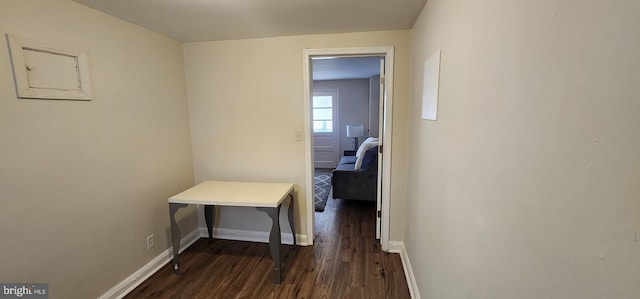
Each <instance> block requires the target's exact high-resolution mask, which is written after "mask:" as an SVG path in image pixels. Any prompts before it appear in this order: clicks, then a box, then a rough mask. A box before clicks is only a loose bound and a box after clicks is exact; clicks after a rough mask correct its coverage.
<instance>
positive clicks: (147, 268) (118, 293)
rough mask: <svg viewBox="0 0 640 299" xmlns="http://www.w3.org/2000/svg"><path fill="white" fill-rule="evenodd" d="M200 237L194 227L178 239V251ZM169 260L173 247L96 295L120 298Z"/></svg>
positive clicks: (100, 298)
mask: <svg viewBox="0 0 640 299" xmlns="http://www.w3.org/2000/svg"><path fill="white" fill-rule="evenodd" d="M200 237H202V236H201V233H200V230H199V229H195V230H193V231H192V232H191V233H190V234H188V235H187V236H185V237H184V238H182V240H181V241H180V252H182V251H184V250H185V249H187V248H189V246H191V245H192V244H193V243H195V242H196V241H198V239H200ZM171 260H173V249H172V248H171V247H169V248H168V249H167V250H165V251H164V252H162V253H161V254H160V255H158V256H157V257H156V258H154V259H153V260H151V261H150V262H148V263H147V264H146V265H144V266H143V267H142V268H140V269H139V270H138V271H136V272H134V273H133V274H131V275H130V276H129V277H127V278H126V279H125V280H123V281H121V282H120V283H119V284H117V285H116V286H114V287H113V288H111V289H109V290H108V291H107V292H106V293H104V294H102V295H101V296H100V297H98V299H111V298H117V299H120V298H122V297H124V296H126V295H127V294H128V293H129V292H131V291H132V290H133V289H135V288H136V287H137V286H139V285H140V284H141V283H142V282H144V281H145V280H147V278H149V277H151V275H153V274H154V273H156V272H157V271H158V270H160V268H162V267H164V266H165V265H166V264H167V263H168V262H170V261H171Z"/></svg>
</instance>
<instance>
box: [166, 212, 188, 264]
mask: <svg viewBox="0 0 640 299" xmlns="http://www.w3.org/2000/svg"><path fill="white" fill-rule="evenodd" d="M186 206H187V204H183V203H170V204H169V219H170V224H171V244H172V247H173V272H175V273H176V274H180V269H179V267H180V266H179V263H178V254H179V253H180V228H178V223H177V222H176V212H177V211H178V209H180V208H184V207H186Z"/></svg>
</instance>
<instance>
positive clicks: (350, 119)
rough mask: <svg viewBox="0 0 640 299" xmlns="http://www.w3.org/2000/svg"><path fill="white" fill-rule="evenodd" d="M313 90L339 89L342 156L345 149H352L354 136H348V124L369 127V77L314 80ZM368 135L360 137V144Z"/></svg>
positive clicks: (340, 153) (338, 124)
mask: <svg viewBox="0 0 640 299" xmlns="http://www.w3.org/2000/svg"><path fill="white" fill-rule="evenodd" d="M313 90H338V97H339V102H338V119H337V128H336V130H337V131H338V140H339V141H338V153H339V156H340V157H342V155H343V153H344V151H345V150H352V149H353V146H354V142H353V141H354V140H353V138H349V137H347V125H357V124H363V125H364V130H365V131H364V132H365V134H366V133H367V129H368V127H369V79H349V80H318V81H314V82H313ZM365 139H366V137H360V138H359V140H358V142H359V144H360V143H362V141H364V140H365Z"/></svg>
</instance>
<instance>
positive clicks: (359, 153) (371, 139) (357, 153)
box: [356, 137, 378, 157]
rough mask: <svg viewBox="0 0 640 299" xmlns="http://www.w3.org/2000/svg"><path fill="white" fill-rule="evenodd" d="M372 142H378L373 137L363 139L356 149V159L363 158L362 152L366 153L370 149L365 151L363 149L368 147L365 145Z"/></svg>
mask: <svg viewBox="0 0 640 299" xmlns="http://www.w3.org/2000/svg"><path fill="white" fill-rule="evenodd" d="M372 141H375V142H378V138H375V137H369V138H367V139H365V140H364V141H363V142H362V144H361V145H360V147H358V151H357V152H356V157H360V156H363V155H364V152H366V151H367V149H370V147H369V148H367V149H365V147H367V146H368V145H367V143H369V142H372Z"/></svg>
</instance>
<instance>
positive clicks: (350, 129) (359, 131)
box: [347, 125, 364, 150]
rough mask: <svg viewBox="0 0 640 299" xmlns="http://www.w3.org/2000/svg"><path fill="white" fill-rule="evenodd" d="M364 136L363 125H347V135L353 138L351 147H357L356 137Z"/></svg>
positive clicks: (355, 148)
mask: <svg viewBox="0 0 640 299" xmlns="http://www.w3.org/2000/svg"><path fill="white" fill-rule="evenodd" d="M362 136H364V125H347V137H349V138H354V139H355V143H354V144H353V149H354V150H357V149H358V137H362Z"/></svg>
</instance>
